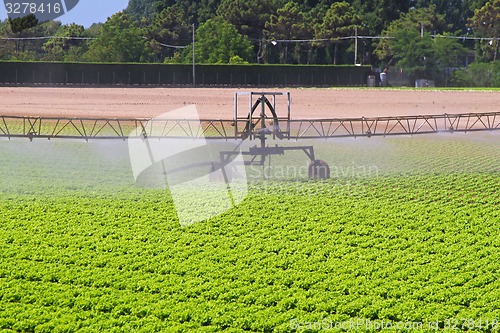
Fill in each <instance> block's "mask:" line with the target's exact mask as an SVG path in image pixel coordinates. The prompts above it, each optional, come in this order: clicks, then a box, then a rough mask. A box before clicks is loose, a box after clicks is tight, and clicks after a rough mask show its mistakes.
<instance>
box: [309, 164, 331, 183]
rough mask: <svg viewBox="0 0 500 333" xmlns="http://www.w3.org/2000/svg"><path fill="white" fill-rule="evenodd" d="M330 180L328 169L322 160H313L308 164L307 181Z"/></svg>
mask: <svg viewBox="0 0 500 333" xmlns="http://www.w3.org/2000/svg"><path fill="white" fill-rule="evenodd" d="M328 178H330V167H329V166H328V163H326V162H325V161H323V160H314V161H313V162H311V164H309V179H328Z"/></svg>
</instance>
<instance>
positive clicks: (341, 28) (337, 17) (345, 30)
mask: <svg viewBox="0 0 500 333" xmlns="http://www.w3.org/2000/svg"><path fill="white" fill-rule="evenodd" d="M361 23H362V20H361V16H360V15H359V14H358V13H357V12H356V10H355V9H354V7H352V6H351V5H350V4H349V3H348V2H346V1H342V2H336V3H334V4H333V5H332V6H331V7H330V8H329V9H328V11H327V12H326V14H325V17H324V19H323V22H322V23H321V24H320V25H319V26H318V31H317V32H316V36H317V37H318V38H327V39H330V40H331V41H332V42H334V45H335V48H334V55H333V64H334V65H336V64H337V55H338V46H339V43H338V41H339V38H341V37H346V36H353V35H354V34H355V31H356V29H358V30H359V32H360V33H361V32H362V24H361Z"/></svg>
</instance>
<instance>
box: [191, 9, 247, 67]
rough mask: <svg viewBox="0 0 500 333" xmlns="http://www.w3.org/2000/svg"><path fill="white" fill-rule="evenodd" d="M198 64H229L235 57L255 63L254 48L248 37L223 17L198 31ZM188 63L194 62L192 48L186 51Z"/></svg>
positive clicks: (196, 50) (213, 20)
mask: <svg viewBox="0 0 500 333" xmlns="http://www.w3.org/2000/svg"><path fill="white" fill-rule="evenodd" d="M195 56H196V62H198V63H211V64H227V63H229V61H230V59H231V58H232V57H234V56H239V57H241V58H242V59H244V60H245V61H248V62H251V61H253V59H252V56H253V46H252V43H251V42H250V41H249V40H248V38H247V37H246V36H242V35H241V34H240V33H239V32H238V30H236V28H235V27H234V26H233V25H232V24H230V23H228V22H226V21H224V19H223V18H221V17H216V18H214V19H210V20H208V21H207V22H205V23H204V24H203V25H201V26H200V27H199V28H198V29H197V30H196V48H195ZM184 57H185V60H186V62H191V61H192V52H191V49H190V48H187V49H186V50H185V51H184Z"/></svg>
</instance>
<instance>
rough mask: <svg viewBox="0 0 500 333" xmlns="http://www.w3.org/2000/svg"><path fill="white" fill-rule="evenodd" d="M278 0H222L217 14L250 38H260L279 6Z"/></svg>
mask: <svg viewBox="0 0 500 333" xmlns="http://www.w3.org/2000/svg"><path fill="white" fill-rule="evenodd" d="M279 7H280V6H279V3H278V0H255V1H247V0H222V2H221V4H220V6H219V8H218V9H217V14H218V15H219V16H221V17H222V18H224V19H225V20H226V21H227V22H229V23H231V24H232V25H234V26H235V27H236V29H238V31H239V32H240V33H241V34H242V35H245V36H248V37H249V38H251V39H257V40H259V39H261V38H262V31H263V30H264V28H265V25H266V22H267V21H269V18H270V17H271V15H273V14H274V15H275V14H276V12H277V10H278V8H279Z"/></svg>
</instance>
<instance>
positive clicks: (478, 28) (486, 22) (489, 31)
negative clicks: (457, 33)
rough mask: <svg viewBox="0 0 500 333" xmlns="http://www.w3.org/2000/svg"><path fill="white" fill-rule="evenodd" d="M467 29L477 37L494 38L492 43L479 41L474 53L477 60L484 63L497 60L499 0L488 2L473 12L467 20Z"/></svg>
mask: <svg viewBox="0 0 500 333" xmlns="http://www.w3.org/2000/svg"><path fill="white" fill-rule="evenodd" d="M469 27H471V28H472V29H473V31H474V32H475V34H476V35H477V36H478V37H489V38H495V39H494V40H492V41H479V42H478V44H479V45H478V48H477V50H478V51H480V52H477V53H476V56H477V57H478V58H482V59H484V60H486V61H488V60H493V61H496V60H497V59H498V50H499V47H500V43H499V41H498V36H500V0H491V1H488V2H487V3H486V4H485V5H484V6H483V7H482V8H480V9H477V10H475V11H474V16H473V17H472V18H470V19H469Z"/></svg>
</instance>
